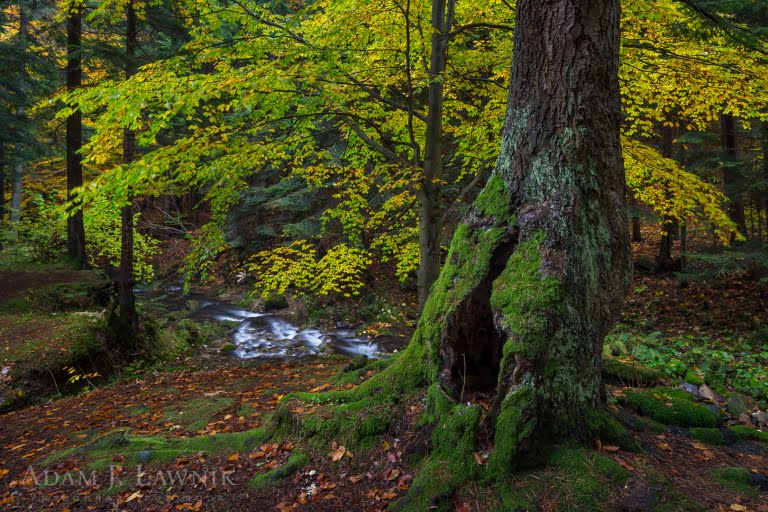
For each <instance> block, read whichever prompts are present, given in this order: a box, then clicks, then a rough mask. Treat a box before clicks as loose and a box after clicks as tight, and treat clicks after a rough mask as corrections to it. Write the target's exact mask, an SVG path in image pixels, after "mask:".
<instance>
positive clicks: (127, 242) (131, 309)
mask: <svg viewBox="0 0 768 512" xmlns="http://www.w3.org/2000/svg"><path fill="white" fill-rule="evenodd" d="M125 53H126V64H125V78H126V79H128V78H130V77H131V76H133V75H135V74H136V12H135V10H134V8H133V1H132V0H129V2H128V5H127V6H126V38H125ZM135 157H136V135H135V133H134V132H133V131H132V130H130V129H128V128H126V129H125V130H124V133H123V163H124V164H130V163H131V162H133V160H134V159H135ZM133 213H134V212H133V203H132V200H131V197H130V191H129V197H128V198H127V204H126V205H125V206H123V208H122V209H121V211H120V226H121V227H120V268H119V270H118V273H117V294H118V302H119V305H120V313H119V318H120V328H121V329H122V332H121V333H120V334H121V337H122V339H123V340H125V341H127V342H130V343H131V344H132V343H133V341H134V339H135V332H136V327H137V324H138V318H137V314H136V295H135V293H134V285H135V282H134V274H133Z"/></svg>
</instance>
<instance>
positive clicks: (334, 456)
mask: <svg viewBox="0 0 768 512" xmlns="http://www.w3.org/2000/svg"><path fill="white" fill-rule="evenodd" d="M332 448H333V451H332V452H331V453H329V454H328V456H329V457H330V458H331V460H332V461H333V462H338V461H340V460H341V458H342V457H344V454H345V453H347V449H346V448H345V447H344V446H338V445H337V444H336V441H334V442H333V445H332Z"/></svg>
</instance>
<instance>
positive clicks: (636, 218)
mask: <svg viewBox="0 0 768 512" xmlns="http://www.w3.org/2000/svg"><path fill="white" fill-rule="evenodd" d="M629 204H630V206H631V209H632V241H633V242H642V241H643V234H642V233H641V231H640V212H639V210H638V208H639V207H640V205H639V204H638V202H637V199H635V196H634V194H629Z"/></svg>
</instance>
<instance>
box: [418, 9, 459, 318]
mask: <svg viewBox="0 0 768 512" xmlns="http://www.w3.org/2000/svg"><path fill="white" fill-rule="evenodd" d="M455 3H456V2H455V0H434V1H433V2H432V55H431V62H430V70H429V112H428V113H427V128H426V139H425V143H424V165H423V171H424V172H423V177H422V181H421V188H420V189H419V190H418V191H417V194H416V197H417V200H418V208H419V270H418V289H419V311H421V310H423V308H424V304H425V303H426V300H427V298H428V297H429V291H430V288H431V287H432V284H433V283H434V282H435V280H436V279H437V276H438V275H440V264H441V257H440V256H441V253H440V252H441V250H440V233H441V231H442V222H441V213H440V207H441V200H442V194H441V190H440V187H441V186H440V184H439V183H438V180H439V179H440V178H441V177H442V176H443V146H442V140H443V80H444V77H443V74H444V73H445V66H446V62H447V60H448V34H449V33H450V31H451V27H452V25H453V19H454V10H455Z"/></svg>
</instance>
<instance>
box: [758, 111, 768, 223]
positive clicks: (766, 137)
mask: <svg viewBox="0 0 768 512" xmlns="http://www.w3.org/2000/svg"><path fill="white" fill-rule="evenodd" d="M761 128H762V132H763V140H762V146H763V182H764V183H766V184H768V121H763V122H762V124H761ZM760 198H761V201H760V202H761V208H760V209H761V210H762V211H763V212H765V233H766V238H768V185H766V186H764V187H763V188H762V190H761V191H760Z"/></svg>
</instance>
